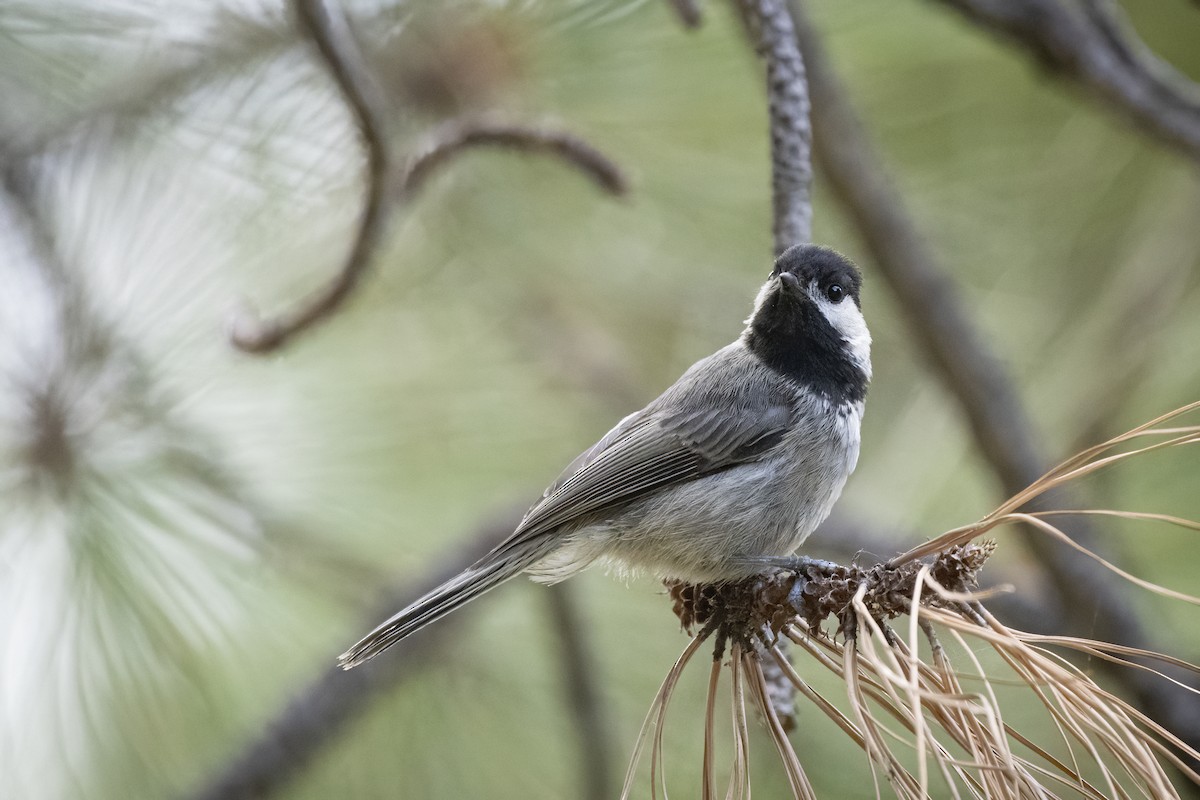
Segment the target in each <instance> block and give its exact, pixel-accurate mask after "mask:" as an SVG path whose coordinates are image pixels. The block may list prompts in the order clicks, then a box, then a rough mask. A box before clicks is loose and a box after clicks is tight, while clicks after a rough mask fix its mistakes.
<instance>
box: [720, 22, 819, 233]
mask: <svg viewBox="0 0 1200 800" xmlns="http://www.w3.org/2000/svg"><path fill="white" fill-rule="evenodd" d="M736 6H737V9H738V11H739V12H740V14H741V18H742V21H743V22H744V23H745V25H746V28H747V31H748V32H749V34H750V38H751V40H752V41H753V42H754V47H755V50H756V51H757V52H758V54H759V55H760V56H762V57H763V58H764V59H765V60H766V62H767V107H768V111H769V114H770V119H771V198H772V205H773V207H774V222H773V225H772V231H773V233H774V247H775V254H776V255H779V254H780V253H782V252H783V251H784V250H786V249H788V248H789V247H791V246H792V245H794V244H800V243H801V242H809V241H812V195H811V189H812V128H811V125H810V123H809V100H808V82H807V81H806V80H805V75H804V59H803V58H802V57H801V54H800V48H799V47H798V46H797V44H796V32H795V30H794V29H793V27H792V19H791V17H790V16H789V14H788V9H787V4H786V3H785V2H784V0H737V2H736Z"/></svg>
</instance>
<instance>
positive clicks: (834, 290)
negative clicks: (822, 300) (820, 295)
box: [825, 283, 846, 303]
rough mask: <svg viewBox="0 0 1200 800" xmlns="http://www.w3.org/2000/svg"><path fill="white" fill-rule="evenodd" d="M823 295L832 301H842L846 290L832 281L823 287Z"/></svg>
mask: <svg viewBox="0 0 1200 800" xmlns="http://www.w3.org/2000/svg"><path fill="white" fill-rule="evenodd" d="M825 296H826V297H828V298H829V299H830V301H832V302H834V303H840V302H842V298H843V297H845V296H846V290H845V289H843V288H842V287H841V285H840V284H837V283H832V284H830V285H829V287H828V288H826V289H825Z"/></svg>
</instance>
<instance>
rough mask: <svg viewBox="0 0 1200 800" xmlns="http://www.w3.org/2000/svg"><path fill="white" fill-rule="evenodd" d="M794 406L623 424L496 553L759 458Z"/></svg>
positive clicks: (667, 415) (656, 414) (669, 414)
mask: <svg viewBox="0 0 1200 800" xmlns="http://www.w3.org/2000/svg"><path fill="white" fill-rule="evenodd" d="M792 413H793V412H792V408H791V406H790V405H788V404H786V403H783V402H778V403H770V402H764V403H762V404H760V407H758V408H747V407H732V408H731V407H728V406H726V407H720V408H717V407H707V408H705V407H701V408H699V409H694V410H690V411H687V412H681V411H675V410H672V409H669V408H667V409H664V408H661V407H660V408H656V407H655V406H654V405H651V406H650V407H648V408H647V409H645V410H643V411H641V412H638V413H637V414H633V415H631V416H629V417H626V418H625V419H624V420H622V421H621V422H620V423H619V424H618V425H617V426H616V427H615V428H613V429H612V430H611V431H610V432H609V433H608V434H607V435H605V436H604V438H602V439H601V440H600V441H599V442H597V443H596V445H595V446H593V447H592V448H591V449H590V450H588V451H587V452H585V453H583V454H582V455H581V456H580V457H579V458H578V459H576V461H575V462H574V463H573V464H572V467H569V468H568V471H567V472H564V473H563V475H562V476H561V477H560V478H559V479H558V480H557V481H555V482H554V483H553V484H551V485H550V487H549V488H548V489H547V490H546V492H545V494H544V495H543V496H542V499H541V500H540V501H538V502H537V503H536V504H535V505H534V506H533V508H531V509H530V510H529V512H528V513H527V514H526V515H525V519H524V520H523V521H522V522H521V524H520V525H519V526H518V527H517V529H516V530H515V531H514V532H513V535H512V536H511V537H509V539H508V540H506V541H505V542H504V543H503V544H501V545H500V547H499V548H497V549H506V548H507V547H511V546H513V545H515V544H518V543H523V542H528V541H530V540H532V539H534V538H536V537H538V536H539V535H541V534H544V533H546V532H547V531H550V530H552V529H554V528H557V527H559V526H560V525H563V524H565V523H568V522H571V521H573V520H576V519H579V518H581V517H584V516H586V515H591V514H596V513H603V511H604V510H605V509H609V508H612V507H615V506H617V505H619V504H623V503H627V502H629V501H632V500H636V499H638V498H640V497H643V496H645V495H646V494H648V493H650V492H652V491H654V490H656V489H660V488H662V487H664V486H669V485H671V484H676V483H681V482H684V481H689V480H694V479H696V478H699V477H701V476H703V475H708V474H711V473H714V472H719V471H720V470H723V469H728V468H729V467H732V466H734V465H736V464H742V463H746V462H748V461H753V460H756V459H758V458H761V457H762V456H763V455H765V454H766V453H767V452H769V451H770V450H771V449H772V448H774V447H775V446H776V445H778V444H779V442H780V441H781V440H782V439H783V436H784V434H785V433H786V432H787V430H788V428H789V426H790V424H791V420H792Z"/></svg>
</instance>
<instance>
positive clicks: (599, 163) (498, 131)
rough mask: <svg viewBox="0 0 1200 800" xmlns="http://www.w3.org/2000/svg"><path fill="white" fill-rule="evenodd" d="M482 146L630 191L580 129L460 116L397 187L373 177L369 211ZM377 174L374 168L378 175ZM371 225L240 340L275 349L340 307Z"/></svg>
mask: <svg viewBox="0 0 1200 800" xmlns="http://www.w3.org/2000/svg"><path fill="white" fill-rule="evenodd" d="M480 146H495V147H503V148H507V149H510V150H516V151H518V152H526V153H538V154H547V155H552V156H555V157H557V158H559V159H560V160H562V161H563V162H565V163H566V164H568V165H570V166H573V167H575V168H576V169H578V170H579V171H580V172H582V173H583V174H584V175H585V176H587V177H588V178H590V179H591V180H592V181H593V182H594V183H595V184H596V185H597V186H598V187H600V188H601V189H602V190H604V191H606V192H608V193H609V194H612V195H618V196H620V195H624V194H626V193H627V192H628V191H629V181H628V179H627V178H626V177H625V174H624V173H623V172H622V170H621V168H620V167H619V166H617V164H616V162H614V161H613V160H612V159H610V158H609V157H608V156H606V155H605V154H604V153H602V152H600V151H599V150H598V149H596V148H595V147H594V146H592V145H591V144H589V143H588V142H587V141H585V140H584V139H582V138H581V137H579V136H577V135H575V134H572V133H570V132H568V131H564V130H560V129H556V128H553V127H550V126H546V125H529V124H523V123H517V122H509V121H505V120H500V119H493V118H480V119H474V120H458V121H455V122H451V123H448V124H446V125H444V126H443V127H441V128H439V129H437V130H436V131H434V133H433V134H431V135H430V136H429V138H428V140H427V141H426V143H425V144H423V145H421V146H419V147H418V148H417V150H416V152H415V154H414V155H413V156H412V157H411V158H410V159H409V160H408V162H407V164H405V166H404V168H403V170H402V172H401V174H400V176H399V178H398V179H397V180H396V181H395V186H394V188H393V187H392V185H391V183H392V182H391V181H390V180H385V179H384V177H383V176H380V178H379V181H378V182H376V181H375V180H372V183H371V186H372V190H371V192H370V194H369V197H368V209H367V214H368V215H372V214H375V213H378V214H379V215H380V216H379V219H380V220H381V221H382V211H381V210H380V211H378V212H375V211H373V210H372V209H376V208H378V209H382V208H383V207H384V206H387V205H388V202H385V200H386V201H390V202H398V203H405V202H410V201H411V200H412V198H413V197H414V196H415V195H416V194H417V193H418V192H419V191H420V190H421V189H422V188H423V187H424V185H425V184H426V182H427V181H428V180H429V178H430V177H431V176H432V175H433V174H434V173H435V172H436V171H437V170H438V169H439V168H441V167H443V166H445V165H446V164H448V163H449V162H450V161H451V160H452V159H453V158H454V157H456V156H458V155H460V154H461V153H462V152H464V151H465V150H469V149H472V148H475V147H480ZM369 149H370V150H373V148H369ZM374 174H375V173H374V170H372V175H374ZM376 186H378V187H379V188H380V189H386V191H387V192H388V197H387V198H384V199H381V200H377V198H376V195H375V187H376ZM366 228H367V218H366V217H364V221H363V224H362V226H361V227H360V228H359V235H358V237H357V238H356V239H355V243H354V247H353V249H352V250H351V254H350V256H349V258H348V259H347V261H346V263H345V265H344V266H343V268H342V270H341V271H340V272H339V273H338V275H337V276H336V277H335V278H334V280H333V281H332V282H331V283H330V284H329V285H328V286H326V287H324V288H323V289H321V290H320V291H318V292H317V293H316V294H315V295H314V296H313V297H311V298H310V299H309V300H307V301H305V302H304V303H302V304H301V305H300V307H299V308H297V309H296V310H295V311H293V312H291V313H290V314H288V315H285V316H284V317H281V318H280V319H278V320H276V321H274V322H271V323H267V324H260V325H258V326H256V328H255V329H254V330H250V329H248V328H246V327H245V323H244V322H242V323H241V324H240V325H239V327H237V328H235V332H234V343H235V344H237V345H238V347H240V348H241V349H243V350H247V351H249V352H255V353H262V352H269V351H271V350H275V349H277V348H279V347H281V346H282V345H284V344H286V343H287V341H288V340H289V339H290V338H291V337H292V336H293V335H294V334H296V333H299V332H300V331H302V330H304V329H306V328H308V327H310V326H312V325H313V324H314V323H316V322H319V321H320V320H321V319H323V318H325V317H327V316H328V315H329V314H331V313H333V312H334V311H336V310H337V308H338V307H339V306H340V305H341V304H342V303H343V302H344V301H345V299H346V297H347V296H348V295H349V293H350V292H351V291H352V290H353V288H354V286H355V285H356V284H357V282H358V279H359V278H360V277H361V275H362V273H363V271H364V270H365V269H366V267H367V265H368V264H369V263H370V260H371V258H372V256H373V250H374V249H375V248H377V246H378V244H379V236H380V234H381V233H382V222H381V223H380V225H379V226H378V227H376V226H375V225H372V226H371V230H370V231H367V232H366V233H364V230H365V229H366Z"/></svg>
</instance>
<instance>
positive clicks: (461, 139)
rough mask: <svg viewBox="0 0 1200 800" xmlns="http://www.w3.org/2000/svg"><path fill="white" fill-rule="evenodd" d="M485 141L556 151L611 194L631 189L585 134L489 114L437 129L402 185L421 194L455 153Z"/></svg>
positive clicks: (530, 150) (406, 171)
mask: <svg viewBox="0 0 1200 800" xmlns="http://www.w3.org/2000/svg"><path fill="white" fill-rule="evenodd" d="M480 146H494V147H504V148H508V149H510V150H516V151H518V152H526V153H545V154H548V155H552V156H556V157H557V158H560V159H562V160H563V161H564V162H565V163H567V164H568V165H570V166H573V167H575V168H576V169H578V170H579V171H580V172H582V173H583V174H584V175H586V176H587V177H589V178H591V179H592V181H593V182H595V184H596V185H597V186H598V187H600V188H601V189H603V190H604V191H606V192H608V193H609V194H612V195H618V196H619V195H624V194H626V193H627V192H628V191H629V181H628V179H627V178H626V177H625V173H624V172H622V170H621V168H620V167H619V166H617V164H616V162H615V161H613V160H612V159H611V158H609V157H608V156H606V155H604V153H602V152H600V151H599V150H597V149H596V148H595V147H593V146H592V145H591V144H589V143H588V142H586V141H585V140H584V139H582V138H580V137H579V136H577V135H575V134H573V133H570V132H568V131H564V130H560V129H556V128H553V127H550V126H546V125H529V124H523V123H518V122H509V121H505V120H502V119H495V118H487V117H485V118H481V119H474V120H465V121H464V120H460V121H456V122H451V123H449V124H447V125H445V126H443V127H441V128H439V129H438V130H436V131H435V132H434V133H433V134H432V135H431V136H430V137H429V139H428V140H427V142H426V143H425V144H424V145H422V146H420V147H418V148H417V151H416V153H415V155H413V157H412V158H411V159H410V160H409V162H408V164H407V166H406V167H405V169H404V175H403V177H402V179H401V181H400V191H401V192H402V193H403V194H404V195H406V196H408V195H412V194H415V193H416V192H418V191H420V189H421V188H422V187H423V186H424V185H425V182H426V181H427V180H428V179H429V177H430V175H432V174H433V172H434V171H436V170H437V169H438V168H439V167H441V166H443V165H445V164H446V163H447V162H449V160H450V159H451V158H453V157H455V156H457V155H459V154H460V153H461V152H462V151H464V150H468V149H470V148H473V147H480Z"/></svg>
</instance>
